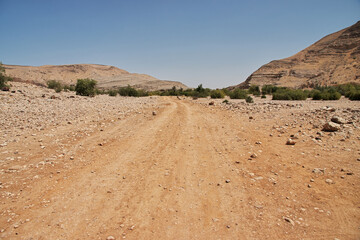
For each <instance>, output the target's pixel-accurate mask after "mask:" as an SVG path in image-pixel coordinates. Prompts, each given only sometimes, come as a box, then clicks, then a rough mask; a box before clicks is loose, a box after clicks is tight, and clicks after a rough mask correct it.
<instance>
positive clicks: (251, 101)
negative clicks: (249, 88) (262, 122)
mask: <svg viewBox="0 0 360 240" xmlns="http://www.w3.org/2000/svg"><path fill="white" fill-rule="evenodd" d="M245 101H246V102H247V103H253V102H254V99H253V98H252V97H250V96H247V97H246V98H245Z"/></svg>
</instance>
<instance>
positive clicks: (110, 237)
mask: <svg viewBox="0 0 360 240" xmlns="http://www.w3.org/2000/svg"><path fill="white" fill-rule="evenodd" d="M106 240H115V237H113V236H108V237H107V238H106Z"/></svg>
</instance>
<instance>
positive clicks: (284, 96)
mask: <svg viewBox="0 0 360 240" xmlns="http://www.w3.org/2000/svg"><path fill="white" fill-rule="evenodd" d="M307 97H308V95H307V93H306V92H304V91H303V90H300V89H289V88H279V89H277V91H276V92H274V93H273V97H272V99H273V100H306V99H307Z"/></svg>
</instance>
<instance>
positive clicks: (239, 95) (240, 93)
mask: <svg viewBox="0 0 360 240" xmlns="http://www.w3.org/2000/svg"><path fill="white" fill-rule="evenodd" d="M247 96H248V95H247V91H246V90H243V89H240V88H237V89H235V90H233V91H231V92H230V93H229V97H230V98H231V99H246V97H247Z"/></svg>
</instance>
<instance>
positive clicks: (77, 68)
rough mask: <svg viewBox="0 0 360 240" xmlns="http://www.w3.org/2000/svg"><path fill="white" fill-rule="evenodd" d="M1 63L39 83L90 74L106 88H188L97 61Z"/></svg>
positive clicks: (12, 72)
mask: <svg viewBox="0 0 360 240" xmlns="http://www.w3.org/2000/svg"><path fill="white" fill-rule="evenodd" d="M4 67H5V72H6V74H7V75H8V76H11V77H13V78H15V79H18V80H20V81H28V82H32V83H36V84H41V85H46V82H47V81H49V80H57V81H60V82H62V83H65V84H76V81H77V79H79V78H91V79H95V80H96V81H97V82H98V86H99V87H100V88H105V89H108V88H114V87H124V86H127V85H130V86H134V87H136V88H141V89H144V90H160V89H170V88H172V87H173V86H175V87H177V88H184V89H186V88H187V86H185V85H184V84H182V83H180V82H174V81H164V80H159V79H157V78H155V77H152V76H149V75H146V74H138V73H129V72H127V71H125V70H123V69H119V68H117V67H114V66H106V65H98V64H71V65H45V66H39V67H33V66H18V65H4Z"/></svg>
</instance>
